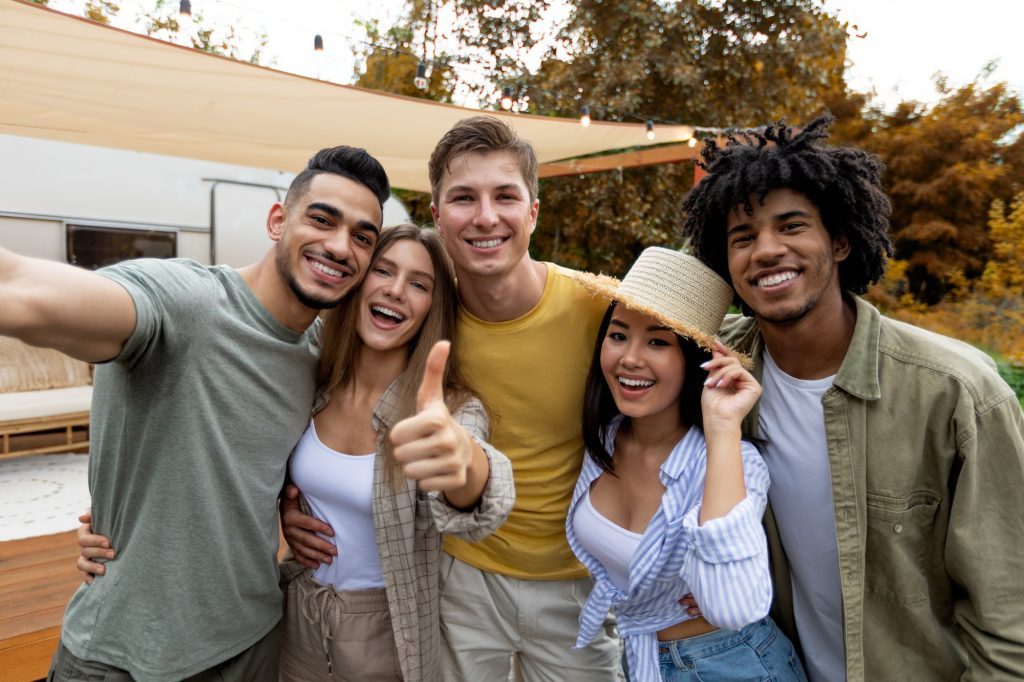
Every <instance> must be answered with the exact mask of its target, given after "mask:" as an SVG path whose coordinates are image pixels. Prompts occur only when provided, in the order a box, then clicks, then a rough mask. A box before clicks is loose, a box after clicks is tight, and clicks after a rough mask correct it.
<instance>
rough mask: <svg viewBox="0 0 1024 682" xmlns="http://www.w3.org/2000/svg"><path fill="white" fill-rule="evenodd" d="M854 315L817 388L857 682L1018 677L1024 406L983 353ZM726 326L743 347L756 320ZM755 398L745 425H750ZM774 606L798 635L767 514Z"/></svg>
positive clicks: (1021, 675)
mask: <svg viewBox="0 0 1024 682" xmlns="http://www.w3.org/2000/svg"><path fill="white" fill-rule="evenodd" d="M855 301H856V310H857V324H856V328H855V330H854V334H853V339H852V341H851V343H850V348H849V350H848V351H847V353H846V358H845V359H844V360H843V364H842V366H841V367H840V369H839V372H838V373H837V374H836V378H835V382H834V384H833V386H832V387H831V388H829V389H828V390H827V391H826V392H825V394H824V396H823V397H822V408H823V410H824V418H825V431H826V434H827V438H828V457H829V466H830V469H831V472H832V498H833V502H834V507H835V522H836V536H837V540H838V546H839V568H840V572H841V574H842V575H841V583H842V594H843V621H844V633H845V642H846V673H847V678H848V679H849V680H851V681H853V680H868V681H870V682H874V681H875V680H928V681H929V682H931V681H933V680H956V679H963V680H1009V679H1017V680H1019V679H1024V549H1022V547H1024V504H1022V499H1024V417H1022V415H1021V409H1020V405H1019V403H1018V402H1017V399H1016V397H1015V396H1014V394H1013V391H1012V390H1011V389H1010V388H1009V386H1007V385H1006V383H1005V382H1004V381H1003V380H1002V379H1001V378H1000V377H999V376H998V374H997V373H996V372H995V368H994V364H993V363H992V361H991V359H989V358H988V357H987V356H985V355H984V354H983V353H981V352H979V351H977V350H976V349H974V348H972V347H970V346H968V345H967V344H964V343H961V342H959V341H956V340H954V339H950V338H947V337H944V336H939V335H937V334H933V333H931V332H928V331H924V330H922V329H918V328H916V327H913V326H911V325H907V324H904V323H901V322H897V321H894V320H891V319H888V318H884V317H882V316H881V314H879V312H878V311H877V310H876V309H875V308H874V307H873V306H871V305H870V304H868V303H867V302H865V301H863V300H861V299H859V298H856V299H855ZM721 335H722V338H723V340H725V341H726V342H727V343H729V344H730V345H731V346H732V347H734V348H736V349H738V350H741V351H744V352H747V353H749V354H751V356H752V357H753V359H754V363H755V366H756V367H755V376H757V377H758V379H759V380H760V377H761V368H762V364H761V360H762V348H763V341H762V338H761V334H760V331H759V330H758V328H757V324H756V322H755V321H754V320H753V319H752V318H749V317H742V316H730V317H729V318H727V320H726V324H725V326H724V327H723V328H722V334H721ZM756 425H757V409H756V407H755V409H754V410H753V411H752V412H751V414H750V415H749V416H748V421H747V423H746V424H745V426H746V427H747V428H748V429H750V431H749V432H750V433H754V434H756V433H757V428H756ZM765 522H766V530H767V533H768V540H769V547H770V548H771V551H772V567H773V573H774V580H775V589H776V597H777V599H776V606H775V610H774V611H773V615H775V616H776V620H777V621H778V622H779V624H780V625H781V627H782V628H783V629H784V630H785V631H786V632H787V634H788V635H789V636H790V637H791V638H792V639H793V641H794V642H797V641H798V640H797V636H796V635H797V633H796V627H795V622H794V619H793V609H792V590H791V583H790V579H789V571H788V564H787V561H786V557H785V552H784V548H783V547H782V545H781V542H780V539H779V533H778V530H777V528H776V527H775V523H774V519H773V518H772V516H771V510H770V509H769V511H768V514H767V515H766V518H765Z"/></svg>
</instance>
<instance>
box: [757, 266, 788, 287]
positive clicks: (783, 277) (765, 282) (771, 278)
mask: <svg viewBox="0 0 1024 682" xmlns="http://www.w3.org/2000/svg"><path fill="white" fill-rule="evenodd" d="M795 278H796V273H795V272H793V271H792V270H787V271H786V272H776V273H775V274H774V275H768V276H767V277H762V278H761V279H759V280H757V286H759V287H774V286H776V285H779V284H782V283H783V282H788V281H789V280H791V279H795Z"/></svg>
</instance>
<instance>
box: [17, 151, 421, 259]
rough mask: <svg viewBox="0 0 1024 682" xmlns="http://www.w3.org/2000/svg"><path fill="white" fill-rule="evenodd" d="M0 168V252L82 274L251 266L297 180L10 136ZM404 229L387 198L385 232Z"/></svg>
mask: <svg viewBox="0 0 1024 682" xmlns="http://www.w3.org/2000/svg"><path fill="white" fill-rule="evenodd" d="M314 152H316V150H315V149H311V150H310V156H312V155H313V153H314ZM0 168H3V181H2V182H0V245H3V246H4V247H6V248H8V249H10V250H12V251H15V252H17V253H20V254H23V255H26V256H34V257H36V258H46V259H49V260H56V261H63V262H65V263H71V264H73V265H78V266H81V267H84V268H89V269H96V268H99V267H103V266H105V265H110V264H113V263H117V262H119V261H122V260H127V259H131V258H191V259H193V260H196V261H198V262H200V263H203V264H207V265H209V264H214V263H217V264H225V265H230V266H233V267H241V266H244V265H248V264H249V263H253V262H255V261H257V260H259V259H260V258H261V257H262V256H263V254H264V253H265V252H266V250H267V248H268V247H269V246H270V241H269V239H268V238H267V234H266V229H265V225H266V219H267V211H268V210H269V209H270V206H271V204H273V203H274V202H275V201H281V200H282V199H283V198H284V195H285V192H286V191H287V188H288V184H289V183H290V182H291V180H292V178H293V177H295V171H298V170H301V169H299V168H294V169H283V170H268V169H261V168H250V167H246V166H236V165H231V164H226V163H216V162H212V161H200V160H196V159H185V158H179V157H174V156H163V155H159V154H145V153H140V152H132V151H124V150H120V149H108V148H104V147H92V146H87V145H80V144H71V143H66V142H54V141H50V140H38V139H34V138H28V137H17V136H12V135H0ZM284 170H287V171H289V172H284ZM408 219H409V214H408V212H407V211H406V210H405V207H404V206H402V204H401V202H400V201H398V200H397V199H396V198H395V197H394V196H392V198H391V199H390V200H388V202H387V203H386V204H385V205H384V225H394V224H397V223H401V222H405V221H407V220H408Z"/></svg>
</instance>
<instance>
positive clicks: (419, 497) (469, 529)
mask: <svg viewBox="0 0 1024 682" xmlns="http://www.w3.org/2000/svg"><path fill="white" fill-rule="evenodd" d="M398 388H399V386H398V380H396V381H395V382H394V383H393V384H392V385H391V386H390V387H389V388H388V390H387V391H385V392H384V395H383V396H381V399H380V401H379V402H378V403H377V406H376V407H375V408H374V410H373V428H374V430H375V431H376V432H377V434H378V442H379V441H380V440H381V439H382V438H384V437H385V434H386V433H387V430H388V429H389V428H390V427H391V426H393V425H394V423H395V416H394V410H395V401H396V400H397V397H398ZM324 404H325V401H324V400H323V399H322V398H319V399H318V400H317V405H316V409H315V410H314V412H316V411H319V409H320V408H322V407H323V405H324ZM453 417H454V419H455V421H456V422H458V423H459V424H460V425H461V426H462V427H463V428H464V429H466V431H467V432H468V433H469V435H471V436H472V437H473V438H474V439H475V440H476V442H477V443H478V444H479V445H480V447H481V448H483V451H484V453H485V454H486V455H487V460H488V463H489V465H490V477H489V478H488V480H487V485H486V486H485V487H484V491H483V496H482V497H481V499H480V503H479V504H478V505H477V506H476V508H475V509H471V510H468V511H461V510H458V509H456V508H454V507H452V506H451V505H450V504H448V502H447V500H446V499H445V497H444V495H443V494H440V493H424V492H422V491H418V490H417V489H416V484H415V482H413V481H411V480H408V479H401V482H400V484H399V485H398V486H394V485H392V483H391V482H390V481H389V480H388V477H387V472H386V471H385V470H384V467H385V462H384V458H383V457H377V458H376V459H375V461H374V465H373V466H374V468H373V523H374V526H375V527H376V529H377V551H378V552H379V553H380V565H381V569H382V571H383V574H384V587H385V590H386V592H387V598H388V610H389V612H390V614H391V625H392V629H393V632H394V635H395V646H396V647H397V649H398V660H399V662H400V664H401V666H402V674H403V676H404V678H405V680H406V682H418V681H421V680H422V681H424V682H433V681H435V680H441V677H442V676H441V665H440V655H439V653H440V651H441V631H440V622H441V617H440V610H439V604H440V599H441V592H440V588H439V577H438V563H439V559H440V554H441V533H451V534H452V535H455V536H458V537H461V538H463V539H465V540H470V541H476V540H480V539H481V538H484V537H486V536H488V535H489V534H490V533H491V532H493V531H494V530H495V529H497V528H498V527H499V526H500V525H501V524H502V523H504V522H505V519H506V518H507V517H508V514H509V512H510V511H512V505H513V503H514V502H515V487H514V484H513V482H512V463H511V462H510V461H509V459H508V458H507V457H506V456H505V455H504V454H502V453H501V452H499V451H498V450H496V449H495V448H494V447H492V446H491V445H489V444H488V443H487V442H486V440H485V439H486V438H487V436H488V419H487V412H486V411H485V410H484V407H483V405H482V404H481V403H480V401H479V400H477V399H476V398H471V399H470V400H469V401H468V402H467V403H466V404H465V405H463V406H462V407H461V408H460V409H459V410H458V411H457V412H456V413H455V414H454V415H453Z"/></svg>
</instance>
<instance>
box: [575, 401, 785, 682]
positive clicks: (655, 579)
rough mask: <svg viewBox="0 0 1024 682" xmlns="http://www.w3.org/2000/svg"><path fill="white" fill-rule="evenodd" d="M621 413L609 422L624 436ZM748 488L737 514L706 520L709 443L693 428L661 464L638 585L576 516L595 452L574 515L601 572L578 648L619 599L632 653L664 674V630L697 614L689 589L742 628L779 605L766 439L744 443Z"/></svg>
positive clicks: (718, 621) (711, 611) (715, 620)
mask: <svg viewBox="0 0 1024 682" xmlns="http://www.w3.org/2000/svg"><path fill="white" fill-rule="evenodd" d="M619 424H621V418H617V420H616V421H614V422H612V424H611V426H610V428H609V429H608V431H609V433H608V442H609V443H612V444H613V443H614V442H615V433H616V432H617V431H618V427H619ZM741 452H742V456H743V478H744V480H745V482H746V486H747V497H746V498H745V499H744V500H743V501H741V502H740V503H738V504H737V505H736V506H735V507H733V508H732V509H731V510H730V511H729V513H728V514H726V515H725V516H722V517H719V518H717V519H712V520H710V521H708V522H706V523H705V524H704V525H703V526H701V525H699V518H700V503H701V496H702V494H703V492H704V473H705V471H706V466H707V445H706V443H705V441H704V434H703V432H702V431H701V430H700V429H697V428H691V429H690V430H689V431H687V432H686V435H685V436H683V438H682V439H681V440H680V441H679V442H678V443H677V444H676V446H675V447H674V448H673V449H672V452H671V453H669V455H668V457H667V458H666V459H665V462H664V463H663V464H662V465H661V471H660V474H659V476H660V478H661V482H662V484H663V485H664V486H665V494H664V495H663V496H662V498H661V505H660V506H659V507H658V511H656V512H655V513H654V516H653V517H652V518H651V520H650V522H649V523H648V524H647V528H646V529H645V530H644V533H643V536H642V538H641V539H640V545H639V546H638V547H637V550H636V554H634V555H633V560H632V562H631V563H630V566H629V589H628V590H626V591H623V590H620V589H619V588H617V587H616V586H615V585H614V584H612V581H611V580H610V579H609V577H608V572H607V571H606V570H605V568H604V566H603V565H602V564H601V563H600V562H599V561H597V560H596V559H595V558H594V557H593V556H592V555H590V554H589V553H588V552H587V550H586V549H584V548H583V547H582V546H581V545H580V543H579V540H578V539H577V537H576V534H575V532H574V531H573V524H572V518H573V514H575V513H576V506H577V504H578V503H579V502H580V500H581V499H582V497H583V495H584V493H586V492H587V491H588V490H589V489H590V485H591V483H593V482H594V481H595V480H596V479H597V478H598V477H599V476H600V475H601V474H602V471H601V469H600V467H598V466H597V464H596V463H595V462H594V460H593V459H591V458H590V457H589V456H588V457H586V458H585V459H584V463H583V471H582V472H581V473H580V478H579V481H577V483H576V489H575V491H574V492H573V496H572V503H571V504H570V505H569V513H568V515H567V521H566V529H565V530H566V535H567V536H568V539H569V546H570V547H571V548H572V551H573V552H575V553H576V556H577V557H579V560H580V561H581V562H583V564H584V565H585V566H586V567H587V568H588V569H589V570H590V573H591V575H592V576H593V577H594V589H593V591H591V593H590V596H589V597H588V598H587V602H586V604H584V605H583V611H582V612H581V613H580V633H579V638H578V639H577V640H576V647H575V648H576V649H579V648H582V647H585V646H586V645H587V644H589V643H590V642H591V641H592V640H593V639H594V637H595V636H596V635H597V632H598V630H599V629H600V628H601V625H602V624H603V623H604V620H605V618H606V616H607V614H608V611H609V609H611V608H613V607H614V608H615V613H616V617H617V621H618V627H619V634H620V635H622V637H623V639H624V641H625V644H626V656H627V659H628V661H629V667H630V670H631V671H632V674H631V677H634V678H635V679H638V680H657V679H659V675H660V674H659V667H658V638H657V634H656V633H657V632H658V630H662V629H664V628H666V627H668V626H670V625H674V624H675V623H679V622H682V621H685V620H689V619H690V618H691V616H690V615H689V614H687V613H686V609H685V608H683V607H682V606H680V605H679V601H678V600H679V599H680V598H681V597H682V596H683V595H684V594H686V593H687V592H692V593H693V596H694V598H695V599H696V600H697V604H698V605H699V606H700V609H701V612H702V613H703V615H704V618H705V619H707V621H708V622H710V623H711V624H712V625H715V626H717V627H720V628H725V629H730V630H738V629H740V628H742V627H743V626H745V625H747V624H748V623H752V622H754V621H756V620H758V619H760V618H763V617H764V616H765V615H766V614H767V613H768V608H769V606H770V605H771V598H772V587H771V576H770V574H769V571H768V545H767V542H766V540H765V535H764V530H763V528H762V527H761V516H762V515H763V514H764V508H765V504H766V500H767V495H768V468H767V467H766V466H765V463H764V460H762V459H761V455H760V453H758V451H757V449H756V448H755V447H754V446H753V445H752V444H751V443H748V442H747V441H743V442H742V444H741Z"/></svg>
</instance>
